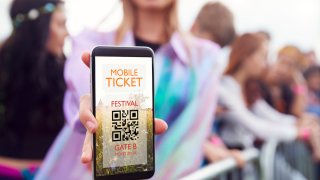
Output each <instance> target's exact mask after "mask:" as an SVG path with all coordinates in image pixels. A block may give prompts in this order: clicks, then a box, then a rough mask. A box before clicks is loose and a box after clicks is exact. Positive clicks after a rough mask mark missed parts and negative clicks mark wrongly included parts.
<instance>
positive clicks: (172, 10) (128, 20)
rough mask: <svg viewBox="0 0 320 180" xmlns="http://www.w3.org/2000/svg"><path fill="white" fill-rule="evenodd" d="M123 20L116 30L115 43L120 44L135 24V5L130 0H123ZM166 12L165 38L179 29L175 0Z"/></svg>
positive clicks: (167, 38) (168, 37)
mask: <svg viewBox="0 0 320 180" xmlns="http://www.w3.org/2000/svg"><path fill="white" fill-rule="evenodd" d="M122 3H123V13H124V15H123V20H122V22H121V24H120V26H119V27H118V29H117V31H116V38H115V44H120V43H121V41H122V40H123V38H124V36H125V34H126V33H127V32H128V31H129V30H132V29H134V28H135V25H136V19H137V18H136V14H137V7H135V5H134V4H133V2H132V1H131V0H123V1H122ZM167 11H168V13H166V22H168V24H167V25H166V27H165V29H164V31H165V39H166V40H169V39H170V37H171V35H172V34H173V33H174V32H175V31H180V29H179V26H178V24H179V22H178V13H177V1H173V2H172V5H171V6H170V7H169V8H168V9H167Z"/></svg>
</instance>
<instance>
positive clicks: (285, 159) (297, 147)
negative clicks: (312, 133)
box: [260, 141, 316, 180]
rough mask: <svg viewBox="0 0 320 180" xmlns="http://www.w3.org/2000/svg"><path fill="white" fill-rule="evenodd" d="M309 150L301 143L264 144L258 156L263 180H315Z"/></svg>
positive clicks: (275, 142)
mask: <svg viewBox="0 0 320 180" xmlns="http://www.w3.org/2000/svg"><path fill="white" fill-rule="evenodd" d="M311 154H312V153H311V151H310V149H309V148H308V147H307V146H306V145H305V143H303V142H299V141H296V142H291V143H278V142H277V141H270V142H268V143H266V144H265V145H264V146H263V148H262V150H261V156H260V165H261V168H262V169H263V177H264V179H265V180H269V179H270V180H271V179H272V180H286V179H298V180H304V179H308V180H315V179H316V177H315V176H316V174H315V173H316V172H315V169H314V168H315V167H314V163H313V160H312V156H311Z"/></svg>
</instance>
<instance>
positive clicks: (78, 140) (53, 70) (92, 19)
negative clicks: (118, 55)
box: [0, 0, 320, 180]
mask: <svg viewBox="0 0 320 180" xmlns="http://www.w3.org/2000/svg"><path fill="white" fill-rule="evenodd" d="M30 2H31V1H30ZM62 2H63V3H61V1H59V0H43V1H42V0H32V3H29V2H28V0H15V1H14V0H0V180H2V179H40V180H42V179H71V180H72V179H77V180H78V179H83V180H87V179H92V172H91V168H90V165H89V166H88V165H86V164H82V163H81V162H80V158H81V157H82V155H83V153H82V145H83V144H88V143H83V142H84V138H85V131H86V129H85V128H84V126H83V125H82V124H81V122H80V121H79V119H80V118H81V117H79V104H80V99H81V98H80V97H81V95H83V94H85V93H88V92H89V91H90V90H89V77H90V76H89V70H88V68H87V67H85V66H84V65H83V63H82V62H81V61H80V59H81V54H82V53H83V52H84V51H87V50H90V49H92V47H93V46H96V45H98V44H107V45H112V44H116V45H119V44H121V43H124V45H136V46H140V45H143V46H149V47H151V48H152V49H153V50H154V51H155V52H156V54H160V56H156V57H157V58H159V59H156V62H158V61H159V62H161V60H172V62H174V63H176V62H178V61H175V60H177V59H178V60H179V59H180V60H186V59H183V58H190V59H191V60H195V62H197V63H198V62H199V63H198V64H197V63H195V72H193V71H192V70H193V68H189V67H188V65H186V66H184V64H183V63H176V64H174V63H173V64H174V65H172V64H170V63H168V64H169V66H170V68H171V69H170V71H168V70H167V71H168V72H167V71H162V69H161V70H159V72H160V75H159V76H162V75H163V74H161V73H164V72H167V73H169V74H170V75H172V76H176V75H177V74H178V75H177V77H178V78H177V77H175V78H177V80H178V81H177V82H179V83H181V84H182V85H181V86H179V88H180V87H185V88H181V89H177V88H176V87H177V86H176V83H177V82H175V81H174V80H172V79H174V78H172V79H165V81H163V82H160V83H159V84H160V85H158V86H159V87H160V86H161V87H162V85H163V86H164V87H165V88H162V89H161V88H160V90H159V91H160V93H159V92H158V91H157V92H158V94H160V95H158V94H155V101H156V102H157V101H158V102H161V103H160V104H158V106H157V107H156V108H158V109H157V110H156V116H157V117H160V118H162V119H164V120H165V121H166V122H167V123H168V125H169V127H170V128H169V129H168V130H167V133H164V134H163V135H159V136H158V138H157V139H156V144H157V146H156V151H157V153H156V154H157V156H159V157H160V158H157V159H156V163H157V169H156V175H155V177H156V178H157V179H180V178H185V179H190V180H193V179H223V180H225V179H227V180H229V179H231V180H243V179H244V180H247V179H248V180H251V179H265V180H287V179H294V180H306V179H308V180H318V179H320V65H319V64H320V59H319V57H320V0H215V1H212V0H180V1H175V0H154V1H151V0H150V1H148V0H123V1H120V0H63V1H62ZM164 2H171V3H168V4H169V5H168V4H167V5H168V7H169V6H170V8H159V7H160V5H161V4H162V3H164ZM176 2H178V4H177V9H178V14H176V13H175V12H176V11H174V10H175V7H176V6H175V3H176ZM12 3H13V4H14V3H16V4H14V5H15V6H13V7H14V9H13V11H12V14H11V16H13V17H11V19H12V20H13V22H12V21H11V19H10V13H9V11H10V7H11V4H12ZM125 3H127V5H128V3H129V5H128V6H130V5H131V6H132V7H131V8H132V9H134V10H135V11H137V12H140V13H141V14H142V15H141V14H139V13H135V14H134V13H133V14H134V15H135V16H134V17H133V18H141V19H142V18H145V19H143V20H144V21H145V22H147V21H148V20H149V21H150V19H151V21H150V22H149V21H148V22H147V23H145V22H143V23H141V22H138V21H134V23H137V22H138V23H137V24H138V25H136V24H134V25H132V27H131V26H130V28H131V29H130V28H128V29H126V27H125V26H121V22H122V21H123V20H124V19H125V20H127V19H130V17H129V18H128V17H127V16H128V15H130V12H129V11H128V12H123V4H125ZM130 3H131V4H130ZM153 3H154V4H153ZM164 4H165V3H164ZM143 5H146V6H145V7H149V8H150V7H151V8H150V9H151V10H150V9H148V8H146V9H144V8H145V7H144V6H143ZM148 5H150V6H148ZM134 6H135V8H133V7H134ZM140 6H141V7H144V8H141V7H140ZM171 6H172V7H171ZM34 10H35V11H36V12H34ZM153 10H157V11H156V12H157V13H158V14H156V16H152V18H154V19H155V20H154V21H153V19H152V18H150V19H148V18H146V17H149V16H151V15H154V14H150V12H152V13H153ZM132 11H133V10H132ZM167 11H172V12H170V13H172V14H173V15H172V14H170V15H172V17H173V18H177V19H178V20H179V26H180V27H181V29H182V31H183V32H189V34H190V35H191V34H192V35H194V37H198V38H194V39H192V40H193V41H194V43H191V45H192V46H191V47H192V48H190V49H188V47H189V46H188V45H190V44H187V43H186V42H187V41H185V40H186V39H187V38H186V37H187V36H186V37H184V36H183V35H184V34H183V33H181V31H180V29H179V28H178V27H177V26H175V24H172V21H171V20H172V19H165V18H168V17H169V18H172V17H171V16H167V14H166V13H168V12H167ZM148 13H149V14H148ZM168 14H169V13H168ZM126 15H127V16H126ZM157 15H160V16H157ZM132 16H133V15H132ZM21 17H22V18H21ZM126 17H127V19H126ZM163 17H165V18H163ZM123 22H124V21H123ZM123 22H122V23H123ZM173 22H175V21H173ZM139 23H140V24H139ZM144 23H145V24H144ZM124 24H125V23H124ZM142 24H143V25H142ZM159 24H160V26H159V27H162V29H160V28H159V29H160V30H159V29H157V28H155V29H152V30H151V29H150V27H151V28H153V27H156V26H157V27H158V25H159ZM146 25H149V26H147V27H149V28H146ZM133 26H141V27H140V29H139V28H136V27H133ZM117 28H118V29H117ZM170 28H171V29H170ZM115 29H116V30H117V32H118V34H116V35H115V34H111V33H106V32H110V31H113V30H115ZM168 29H169V30H168ZM172 29H173V30H172ZM121 30H123V31H121ZM130 30H131V31H132V32H133V33H132V34H130V33H128V32H129V31H130ZM157 30H159V32H157ZM123 32H125V33H127V34H121V33H123ZM154 32H156V33H154ZM168 32H169V33H168ZM175 32H177V33H178V34H180V33H181V34H180V35H181V37H179V36H178V37H177V36H174V35H175V34H174V33H175ZM157 33H159V34H161V36H160V35H159V34H157ZM119 34H120V35H119ZM69 35H70V36H69ZM125 35H126V36H125ZM149 35H150V36H149ZM127 36H133V40H134V43H135V44H130V43H128V42H126V40H128V39H126V37H127ZM114 37H116V39H115V41H112V42H111V39H112V38H114ZM150 37H151V39H150ZM117 38H119V39H117ZM148 38H149V39H148ZM171 38H172V39H174V38H176V39H175V40H177V41H178V42H181V44H183V45H185V47H187V48H186V49H187V51H186V53H185V54H183V53H184V49H183V48H181V47H180V46H179V44H177V43H176V42H175V41H173V43H172V41H169V40H171ZM179 38H180V39H179ZM184 38H186V39H184ZM155 39H156V40H155ZM112 40H113V39H112ZM117 40H119V42H117ZM121 40H122V41H123V42H122V41H121ZM154 40H155V41H154ZM131 43H133V42H131ZM175 43H176V44H175ZM184 43H186V44H184ZM167 44H171V45H172V47H173V49H169V48H172V47H171V46H167ZM121 45H123V44H121ZM175 46H178V47H177V48H176V47H175ZM183 47H184V46H183ZM175 48H176V49H175ZM179 48H181V49H179ZM177 49H178V50H177ZM198 49H200V50H202V51H197V53H199V54H196V55H199V57H198V56H192V57H191V56H190V57H188V56H189V55H191V54H189V52H191V53H193V51H196V50H198ZM17 50H19V51H17ZM220 50H222V51H220ZM172 51H177V52H176V53H175V54H174V53H171V52H172ZM18 52H19V53H18ZM181 53H182V56H181ZM201 53H203V54H201ZM161 55H164V56H161ZM167 55H168V59H166V58H163V57H167ZM161 58H162V59H161ZM192 58H195V59H192ZM199 59H200V60H203V61H198V60H199ZM188 60H189V59H188ZM201 63H207V64H201ZM213 64H214V65H213ZM210 65H213V68H208V67H210ZM171 66H172V67H171ZM186 67H187V68H186ZM204 67H206V68H204ZM155 68H156V70H158V69H160V68H162V66H161V67H160V66H155ZM175 68H177V69H175ZM210 70H212V72H211V71H210ZM180 71H181V72H180ZM193 73H195V74H196V75H198V77H199V78H198V79H196V80H199V82H204V83H206V82H207V83H206V84H204V86H201V87H195V85H194V84H192V81H191V80H192V78H190V77H193V76H191V75H194V74H193ZM181 74H182V75H181ZM189 75H190V76H189ZM163 76H164V75H163ZM166 76H167V75H166ZM170 78H171V76H170ZM159 79H161V78H159ZM167 81H168V82H167ZM161 83H163V84H161ZM170 83H171V84H170ZM184 83H185V84H184ZM199 84H200V83H199ZM170 85H171V86H170ZM197 85H198V84H197ZM201 85H202V84H201ZM194 87H195V88H194ZM204 87H205V88H206V87H209V88H208V89H207V88H206V89H202V88H204ZM156 88H157V87H156ZM192 88H194V89H196V90H198V91H197V92H192V91H190V92H189V90H190V89H192ZM161 90H162V91H163V92H162V94H161ZM204 90H206V91H204ZM182 92H185V93H186V94H187V95H189V94H188V93H191V92H192V93H194V94H195V95H194V94H192V95H191V94H190V99H186V97H188V98H189V96H186V95H185V94H183V93H182ZM203 92H206V93H203ZM157 95H158V96H157ZM161 95H163V97H166V98H163V97H162V96H161ZM172 99H174V102H173V101H171V100H172ZM175 101H176V102H175ZM177 102H179V103H177ZM87 103H88V102H87ZM195 103H197V104H196V105H194V104H195ZM190 104H191V105H190ZM203 104H205V106H204V105H203ZM161 105H162V106H161ZM163 105H165V107H163ZM88 107H89V106H88ZM17 112H18V113H17ZM89 112H90V111H89ZM199 114H200V115H203V116H199ZM80 116H81V114H80ZM181 116H182V117H184V118H189V119H187V120H189V121H187V120H185V119H183V118H181ZM175 123H176V124H177V123H178V125H176V124H175ZM26 127H27V128H26ZM171 137H175V138H171ZM159 144H160V145H159ZM89 145H91V144H89ZM186 147H187V148H186ZM190 147H191V148H190ZM89 149H90V148H89ZM190 150H191V151H192V153H190ZM90 153H91V152H90ZM90 153H89V154H90ZM159 159H160V160H159ZM158 161H160V163H159V162H158Z"/></svg>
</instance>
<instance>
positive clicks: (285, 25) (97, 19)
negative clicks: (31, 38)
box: [0, 0, 320, 54]
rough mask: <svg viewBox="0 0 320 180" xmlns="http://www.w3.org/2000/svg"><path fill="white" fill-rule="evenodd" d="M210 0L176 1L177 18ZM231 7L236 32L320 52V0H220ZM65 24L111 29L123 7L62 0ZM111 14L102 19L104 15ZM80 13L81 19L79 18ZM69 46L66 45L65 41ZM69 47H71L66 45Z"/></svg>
mask: <svg viewBox="0 0 320 180" xmlns="http://www.w3.org/2000/svg"><path fill="white" fill-rule="evenodd" d="M10 2H11V0H1V1H0V8H1V9H0V10H1V11H0V13H1V14H0V24H1V32H0V40H3V39H4V38H6V37H7V36H8V35H9V34H10V32H11V30H12V27H11V23H10V19H9V16H8V9H9V5H10ZM206 2H209V0H183V1H180V2H179V12H178V13H179V18H180V19H179V20H180V25H181V27H182V29H183V30H188V29H189V28H190V26H191V25H192V23H193V21H194V19H195V18H196V15H197V13H198V12H199V10H200V9H201V7H202V6H203V5H204V4H205V3H206ZM217 2H222V3H223V4H225V5H226V6H227V7H228V8H230V9H231V10H232V12H233V13H234V18H235V26H236V29H237V32H239V33H242V32H248V31H256V30H265V31H268V32H269V33H270V35H271V36H272V38H273V41H272V42H271V47H272V49H273V50H277V49H279V48H280V47H282V46H283V45H286V44H295V45H298V46H299V47H300V48H302V49H303V50H305V51H308V50H310V49H314V50H315V51H316V53H317V54H320V33H319V32H320V23H319V22H320V1H319V0H304V1H302V0H280V1H278V0H221V1H217ZM65 3H66V10H67V18H68V22H67V27H68V30H69V33H70V34H71V35H76V34H78V33H80V32H81V31H82V30H83V28H85V27H91V28H95V27H97V25H98V24H100V23H101V22H102V21H103V23H102V25H101V26H100V28H102V29H104V30H106V31H107V30H112V29H114V28H115V27H117V25H119V23H120V22H121V18H122V8H121V3H119V1H118V0H108V1H105V0H91V1H87V0H65ZM109 14H110V17H109V18H107V19H106V20H105V21H104V19H105V17H106V16H108V15H109ZM79 17H81V19H80V18H79ZM67 46H68V45H67ZM66 49H67V50H69V49H70V48H66Z"/></svg>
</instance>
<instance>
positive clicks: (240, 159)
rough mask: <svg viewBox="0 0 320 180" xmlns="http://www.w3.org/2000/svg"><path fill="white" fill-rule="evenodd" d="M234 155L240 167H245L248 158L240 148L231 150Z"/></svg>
mask: <svg viewBox="0 0 320 180" xmlns="http://www.w3.org/2000/svg"><path fill="white" fill-rule="evenodd" d="M231 155H232V157H233V158H234V159H235V160H236V162H237V165H238V167H239V168H243V167H244V166H245V164H246V160H245V159H244V157H243V156H242V153H241V151H238V150H231Z"/></svg>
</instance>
